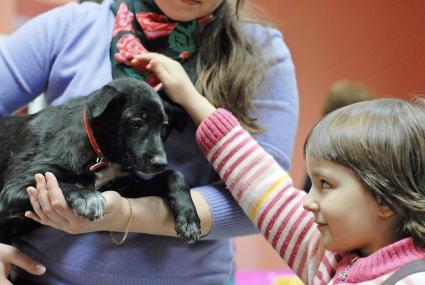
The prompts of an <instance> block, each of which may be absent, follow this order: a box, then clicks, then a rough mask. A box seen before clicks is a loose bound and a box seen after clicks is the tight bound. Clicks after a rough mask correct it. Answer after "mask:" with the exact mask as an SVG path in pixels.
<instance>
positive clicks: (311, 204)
mask: <svg viewBox="0 0 425 285" xmlns="http://www.w3.org/2000/svg"><path fill="white" fill-rule="evenodd" d="M303 207H304V209H305V210H307V211H310V212H318V211H319V210H320V206H319V203H318V202H317V201H316V199H314V197H313V196H312V195H311V192H310V193H309V194H308V195H307V197H306V198H305V199H304V202H303Z"/></svg>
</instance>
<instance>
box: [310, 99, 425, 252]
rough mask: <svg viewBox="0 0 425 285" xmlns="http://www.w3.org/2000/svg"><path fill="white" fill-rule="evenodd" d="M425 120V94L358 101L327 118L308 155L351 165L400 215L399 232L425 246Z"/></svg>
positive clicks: (374, 193) (317, 130)
mask: <svg viewBox="0 0 425 285" xmlns="http://www.w3.org/2000/svg"><path fill="white" fill-rule="evenodd" d="M424 122H425V100H423V99H422V100H417V101H416V102H414V103H411V102H407V101H403V100H398V99H379V100H373V101H365V102H360V103H355V104H353V105H349V106H346V107H343V108H341V109H338V110H336V111H334V112H332V113H330V114H329V115H327V116H326V117H325V118H323V119H322V120H321V121H320V122H319V123H318V124H317V125H316V126H315V127H314V128H313V130H312V131H311V132H310V134H309V136H308V138H307V140H306V143H305V145H304V154H308V155H309V156H310V157H313V158H320V159H325V160H329V161H332V162H335V163H338V164H340V165H343V166H345V167H347V168H349V169H351V170H352V171H353V172H354V173H355V174H356V176H357V178H358V179H359V180H360V181H361V182H362V183H363V185H364V186H365V187H366V188H367V189H368V190H369V192H370V193H371V194H372V196H373V197H374V198H375V199H376V200H377V201H378V203H379V204H386V205H388V206H389V207H391V209H392V210H393V211H394V212H395V213H396V214H397V215H398V218H399V221H400V223H399V227H398V228H397V229H396V230H397V233H398V234H399V235H400V237H412V238H413V240H414V242H415V244H416V245H418V246H421V247H424V248H425V175H424V174H425V123H424ZM347 202H349V201H347Z"/></svg>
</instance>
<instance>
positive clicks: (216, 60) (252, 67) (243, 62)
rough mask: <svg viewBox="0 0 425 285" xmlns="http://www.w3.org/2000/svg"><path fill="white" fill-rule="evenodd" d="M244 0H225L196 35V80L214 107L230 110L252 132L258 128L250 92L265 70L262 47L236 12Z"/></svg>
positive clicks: (202, 92)
mask: <svg viewBox="0 0 425 285" xmlns="http://www.w3.org/2000/svg"><path fill="white" fill-rule="evenodd" d="M243 2H244V1H243V0H236V1H234V3H233V2H232V4H234V5H232V4H231V3H229V1H228V0H224V1H223V3H222V4H221V5H220V7H219V8H218V10H217V11H216V13H215V19H214V21H212V22H211V23H210V24H208V25H207V26H206V27H205V29H204V30H203V31H202V33H200V34H199V36H198V38H197V46H198V47H199V50H198V57H197V71H198V80H197V82H196V87H197V89H198V91H199V92H200V93H201V94H203V95H204V96H205V97H206V98H207V99H208V100H209V101H210V102H211V103H212V104H213V105H214V106H216V107H223V108H226V109H228V110H230V111H231V112H232V113H233V114H234V115H235V116H236V117H237V118H238V119H239V121H240V122H241V124H242V126H243V127H244V128H246V129H247V130H248V131H249V132H251V133H258V132H260V131H261V127H260V126H259V125H258V124H257V122H256V120H255V118H252V117H250V115H249V114H248V111H249V110H253V103H252V95H253V94H254V93H255V91H256V90H257V89H258V88H259V86H260V83H261V82H262V79H263V78H264V73H265V70H266V65H267V63H266V61H265V60H263V55H262V52H261V49H260V48H259V47H258V46H256V44H255V43H253V42H250V41H249V39H248V38H247V37H246V36H245V33H244V31H243V27H242V25H243V22H242V21H241V20H240V19H239V12H240V9H241V8H242V6H243Z"/></svg>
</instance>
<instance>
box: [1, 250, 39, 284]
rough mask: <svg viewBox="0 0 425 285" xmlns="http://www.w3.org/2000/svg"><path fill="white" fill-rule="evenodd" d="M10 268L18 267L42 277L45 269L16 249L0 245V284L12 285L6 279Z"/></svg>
mask: <svg viewBox="0 0 425 285" xmlns="http://www.w3.org/2000/svg"><path fill="white" fill-rule="evenodd" d="M12 266H17V267H20V268H22V269H23V270H25V271H27V272H29V273H31V274H34V275H42V274H44V272H46V267H44V266H43V265H41V264H40V263H38V262H36V261H35V260H34V259H32V258H31V257H29V256H28V255H26V254H24V253H22V252H21V251H19V250H18V249H17V248H15V247H13V246H10V245H7V244H3V243H0V284H4V285H12V283H11V282H10V281H9V280H8V279H7V278H8V277H9V274H10V271H11V270H12Z"/></svg>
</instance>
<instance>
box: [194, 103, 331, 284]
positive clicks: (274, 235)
mask: <svg viewBox="0 0 425 285" xmlns="http://www.w3.org/2000/svg"><path fill="white" fill-rule="evenodd" d="M196 139H197V142H198V144H199V145H200V148H201V149H202V151H203V152H204V154H205V156H206V157H207V158H208V160H209V161H210V163H211V164H212V165H213V166H214V168H215V169H216V170H217V172H218V173H219V174H220V177H221V178H222V179H223V180H224V182H225V183H226V185H227V187H228V188H229V190H230V192H231V193H232V195H233V197H235V199H236V201H237V202H238V203H239V204H240V206H241V207H242V208H243V210H244V211H245V212H246V213H247V215H248V216H249V217H250V218H251V220H252V221H253V222H254V224H256V225H257V227H258V229H259V230H260V232H261V233H262V234H263V235H264V237H265V238H266V239H267V240H268V241H269V243H270V244H271V245H272V246H273V247H274V249H275V250H276V251H277V252H278V253H279V254H280V256H281V257H282V258H283V259H284V260H285V261H286V263H287V264H288V265H289V266H290V267H291V268H292V270H293V271H294V272H296V273H297V274H298V276H300V277H301V278H302V279H303V280H304V281H305V282H306V283H308V284H313V283H316V282H315V281H314V280H316V281H318V280H320V281H319V282H318V283H319V284H320V283H322V281H323V279H326V280H325V281H329V279H330V274H329V271H332V269H330V268H329V264H330V263H329V257H326V256H325V251H324V250H323V249H321V250H317V249H318V248H321V245H320V237H319V234H318V231H317V229H316V227H315V224H314V217H313V215H312V214H311V213H310V212H307V211H305V210H304V209H303V207H302V203H303V199H304V198H305V195H306V194H305V192H303V191H300V190H298V189H295V188H294V187H293V186H292V180H291V178H290V176H289V175H288V173H287V172H286V171H285V170H284V169H282V168H281V167H280V166H279V165H278V164H277V162H276V161H275V160H274V159H273V157H272V156H271V155H270V154H268V153H267V152H265V151H264V150H263V148H262V147H261V146H260V145H258V143H257V142H256V141H255V140H254V139H253V138H252V137H251V136H250V135H249V134H248V133H247V132H246V131H245V130H243V129H242V128H241V126H240V125H239V123H238V121H237V119H236V118H235V117H233V115H232V114H231V113H229V112H227V111H226V110H224V109H218V110H217V111H216V112H214V113H212V114H211V115H210V116H209V117H208V118H207V119H206V120H204V121H203V122H202V124H201V125H200V126H199V128H198V130H197V133H196ZM306 237H314V238H306ZM322 259H323V260H322ZM323 262H325V264H323ZM331 264H332V266H336V263H334V262H331ZM320 271H323V272H320ZM318 276H319V278H317V277H318Z"/></svg>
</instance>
